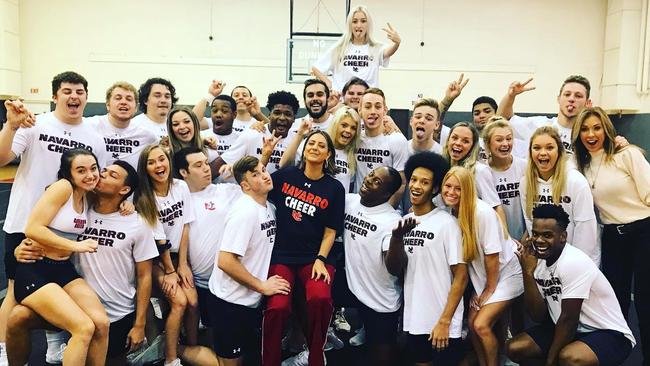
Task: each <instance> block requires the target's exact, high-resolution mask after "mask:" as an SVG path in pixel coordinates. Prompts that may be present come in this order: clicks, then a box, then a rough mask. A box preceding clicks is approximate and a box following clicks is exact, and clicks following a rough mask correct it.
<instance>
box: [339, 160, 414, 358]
mask: <svg viewBox="0 0 650 366" xmlns="http://www.w3.org/2000/svg"><path fill="white" fill-rule="evenodd" d="M401 185H402V177H401V176H400V174H399V172H398V171H397V170H395V169H393V168H391V167H381V168H377V169H375V170H373V171H371V172H370V174H368V175H367V176H366V178H365V179H364V180H363V184H362V185H361V188H360V189H359V194H354V193H351V194H347V195H346V197H345V225H344V231H343V241H344V243H345V263H346V267H345V273H346V278H347V284H348V287H349V288H350V291H351V292H352V293H353V294H354V295H355V297H356V298H357V299H358V302H359V306H358V310H359V315H360V318H361V320H362V322H363V324H364V328H365V334H366V343H367V344H368V345H369V349H368V356H369V359H370V360H372V361H370V364H372V365H392V364H393V362H394V361H395V360H394V359H393V358H394V356H395V355H394V347H395V342H396V338H397V330H398V318H399V315H400V308H401V305H402V286H401V285H400V280H399V277H397V276H393V275H392V274H390V273H389V272H388V270H387V269H386V265H385V261H384V256H385V255H386V252H387V251H388V246H389V244H390V238H391V231H392V229H393V228H394V227H395V226H396V224H397V223H398V222H399V220H400V218H401V217H400V215H399V213H398V212H397V211H396V210H395V209H394V208H393V207H392V206H391V205H390V204H389V203H388V199H389V198H390V197H391V196H392V195H393V193H395V191H396V190H397V189H399V187H401ZM379 253H381V255H379Z"/></svg>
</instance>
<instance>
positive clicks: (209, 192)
mask: <svg viewBox="0 0 650 366" xmlns="http://www.w3.org/2000/svg"><path fill="white" fill-rule="evenodd" d="M241 194H242V193H241V188H240V187H239V186H238V185H236V184H228V183H224V184H210V185H209V186H207V187H206V188H205V189H204V190H202V191H200V192H192V193H190V196H191V198H192V208H193V209H194V217H195V219H194V221H192V222H191V223H190V232H189V234H190V244H189V247H188V250H187V255H188V261H189V263H190V267H192V274H193V275H194V283H195V284H196V286H198V287H201V288H208V280H209V279H210V275H211V274H212V267H214V261H215V257H216V255H217V253H218V252H219V244H220V240H221V236H222V235H223V227H224V223H225V222H226V216H227V215H228V212H230V210H231V209H232V208H233V202H234V201H235V200H237V199H238V198H239V196H241Z"/></svg>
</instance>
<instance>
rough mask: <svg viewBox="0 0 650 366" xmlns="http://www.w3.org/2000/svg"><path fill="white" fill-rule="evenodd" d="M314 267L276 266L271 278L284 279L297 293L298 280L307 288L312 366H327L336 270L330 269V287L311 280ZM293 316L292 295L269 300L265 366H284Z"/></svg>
mask: <svg viewBox="0 0 650 366" xmlns="http://www.w3.org/2000/svg"><path fill="white" fill-rule="evenodd" d="M312 266H313V264H312V263H310V264H305V265H294V266H288V265H284V264H272V265H271V267H270V268H269V277H271V276H274V275H279V276H282V278H284V279H285V280H287V281H289V284H291V288H292V289H293V287H294V285H295V283H296V277H298V280H299V281H300V282H301V283H302V284H304V286H305V297H306V300H307V323H308V324H307V329H308V332H307V334H305V337H306V338H307V346H308V347H309V365H310V366H324V365H325V359H324V356H323V347H325V341H326V340H327V328H328V327H329V323H330V320H331V319H332V311H333V307H332V292H331V289H332V287H331V281H333V280H334V266H331V265H329V264H328V265H326V268H327V272H329V274H330V283H329V284H328V283H326V282H325V281H323V280H322V279H321V280H318V281H316V280H312V279H311V269H312ZM289 314H291V294H289V295H273V296H271V297H269V298H268V299H267V303H266V310H265V311H264V321H263V325H262V365H263V366H280V362H281V357H282V346H281V343H282V334H283V330H284V325H285V324H286V322H287V319H289Z"/></svg>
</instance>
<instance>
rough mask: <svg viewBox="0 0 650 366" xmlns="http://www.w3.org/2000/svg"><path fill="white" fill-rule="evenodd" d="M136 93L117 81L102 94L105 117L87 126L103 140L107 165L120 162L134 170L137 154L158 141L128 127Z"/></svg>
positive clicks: (142, 130) (132, 125)
mask: <svg viewBox="0 0 650 366" xmlns="http://www.w3.org/2000/svg"><path fill="white" fill-rule="evenodd" d="M137 100H138V91H137V90H136V89H135V87H134V86H133V85H131V84H129V83H127V82H124V81H118V82H116V83H115V84H113V85H111V86H110V87H109V88H108V90H106V109H107V111H108V113H107V114H105V115H101V116H95V117H92V118H89V119H88V122H89V123H90V124H91V125H92V126H93V127H95V129H96V130H97V132H98V133H99V134H100V135H101V136H102V137H103V138H104V148H105V149H104V150H105V152H106V156H108V157H109V160H108V162H109V163H110V162H113V161H115V160H123V161H126V162H127V163H129V164H131V166H132V167H134V168H136V169H137V168H138V159H139V158H140V152H141V151H142V150H143V149H144V148H145V146H147V145H149V144H153V143H154V142H157V141H158V137H157V136H156V135H155V134H154V133H153V132H151V130H148V129H145V128H143V127H141V126H138V125H137V124H136V123H131V118H133V115H134V114H135V113H136V107H137V105H136V103H137Z"/></svg>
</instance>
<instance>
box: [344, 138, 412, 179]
mask: <svg viewBox="0 0 650 366" xmlns="http://www.w3.org/2000/svg"><path fill="white" fill-rule="evenodd" d="M407 145H408V141H406V138H405V137H404V135H402V134H401V133H392V134H390V135H384V134H380V135H378V136H374V137H369V136H367V135H366V133H365V131H364V132H362V133H361V141H360V142H359V146H358V147H357V151H356V154H355V157H356V159H357V171H356V174H355V177H356V178H355V191H358V190H359V187H361V183H363V178H365V177H366V175H368V173H370V172H371V171H372V170H373V169H376V168H381V167H384V166H389V167H393V168H395V170H397V171H399V172H402V171H404V165H405V164H406V160H407V159H408V157H409V155H408V149H407Z"/></svg>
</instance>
